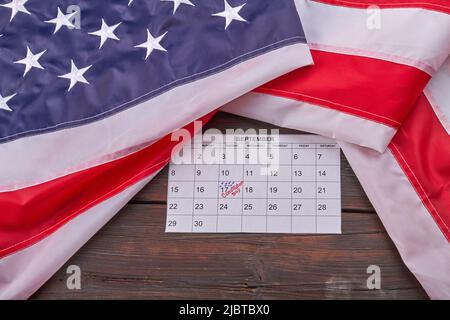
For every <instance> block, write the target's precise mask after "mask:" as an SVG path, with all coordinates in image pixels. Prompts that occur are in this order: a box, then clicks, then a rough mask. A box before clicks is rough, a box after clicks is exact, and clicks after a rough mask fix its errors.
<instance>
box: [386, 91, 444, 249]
mask: <svg viewBox="0 0 450 320" xmlns="http://www.w3.org/2000/svg"><path fill="white" fill-rule="evenodd" d="M389 148H390V150H391V151H392V153H393V154H394V156H395V158H396V159H397V161H398V163H399V164H400V166H401V167H402V169H403V171H404V172H405V174H406V175H407V177H408V179H409V180H410V182H411V184H412V185H413V187H414V189H415V190H416V192H417V194H418V195H419V197H420V199H421V200H422V202H423V203H424V205H425V206H426V208H427V209H428V211H429V212H430V213H431V215H432V216H433V218H434V220H435V221H436V223H437V224H438V226H439V228H440V229H441V230H442V232H443V233H444V235H445V237H446V238H447V239H448V240H449V241H450V180H449V177H450V136H449V135H448V133H447V132H446V131H445V129H444V128H443V127H442V124H441V123H440V121H439V119H438V118H437V116H436V114H435V113H434V112H433V108H432V106H431V104H430V103H429V101H428V100H427V98H426V97H425V95H421V97H420V98H419V100H418V102H417V104H416V106H415V107H414V109H413V110H412V111H411V113H410V115H409V116H408V118H407V120H406V121H405V123H404V124H403V126H402V127H401V128H400V129H399V131H398V132H397V134H396V136H395V137H394V139H393V140H392V142H391V144H390V146H389ZM405 223H408V222H407V221H405Z"/></svg>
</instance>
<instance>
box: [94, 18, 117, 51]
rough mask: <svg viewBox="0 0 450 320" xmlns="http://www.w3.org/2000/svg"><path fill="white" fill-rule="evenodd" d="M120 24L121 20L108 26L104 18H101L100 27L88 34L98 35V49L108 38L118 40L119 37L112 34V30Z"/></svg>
mask: <svg viewBox="0 0 450 320" xmlns="http://www.w3.org/2000/svg"><path fill="white" fill-rule="evenodd" d="M120 24H121V22H119V23H118V24H115V25H113V26H108V25H107V24H106V22H105V20H103V19H102V27H101V28H100V29H99V30H98V31H95V32H90V33H89V34H91V35H94V36H98V37H100V47H99V49H101V48H102V46H103V45H104V44H105V42H106V40H108V39H113V40H120V39H119V38H117V36H116V35H115V34H114V30H116V28H117V27H118V26H119V25H120Z"/></svg>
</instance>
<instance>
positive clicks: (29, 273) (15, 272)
mask: <svg viewBox="0 0 450 320" xmlns="http://www.w3.org/2000/svg"><path fill="white" fill-rule="evenodd" d="M156 174H157V173H155V174H152V175H151V176H150V177H148V178H145V179H143V180H141V181H139V182H138V183H136V184H134V185H132V186H131V187H129V188H127V189H125V190H124V191H122V192H121V193H119V194H117V195H116V196H114V197H112V198H109V199H108V200H105V201H104V202H102V203H101V204H99V205H97V206H95V207H93V208H91V209H89V210H87V211H86V212H84V213H83V214H80V215H79V216H77V217H76V218H74V219H72V220H70V221H69V222H67V223H66V224H65V225H63V226H62V227H61V228H59V229H58V230H57V231H55V232H54V233H53V234H51V235H50V236H48V237H46V238H44V239H43V240H41V241H39V242H37V243H36V244H34V245H32V246H30V247H28V248H26V249H23V250H21V251H18V252H16V253H13V254H11V255H9V256H6V257H4V258H2V259H0V299H26V298H28V297H30V296H31V295H32V294H33V293H34V292H35V291H36V290H37V289H39V288H40V287H41V286H42V285H43V284H44V283H45V282H46V281H47V280H48V279H49V278H50V277H51V276H52V275H53V274H54V273H55V272H56V271H57V270H58V269H59V268H61V267H62V266H63V265H64V263H66V261H67V260H68V259H69V258H70V257H71V256H72V255H73V254H74V253H75V252H76V251H78V250H79V249H80V248H81V247H82V246H83V245H84V244H85V243H86V242H87V241H88V240H89V239H90V238H91V237H92V236H93V235H94V234H95V233H96V232H97V231H98V230H100V228H102V227H103V225H105V224H106V223H107V222H108V221H109V220H110V219H111V218H112V217H113V216H114V215H115V214H116V213H117V212H118V211H119V210H120V209H122V207H123V206H125V204H126V203H127V202H128V201H130V199H131V198H133V196H134V195H135V194H136V193H137V192H139V191H140V190H141V189H142V188H143V187H144V186H145V185H146V184H147V183H148V182H149V181H150V180H151V179H152V178H153V177H154V176H155V175H156Z"/></svg>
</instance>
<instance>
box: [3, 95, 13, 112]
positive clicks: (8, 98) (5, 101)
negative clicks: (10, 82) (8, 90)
mask: <svg viewBox="0 0 450 320" xmlns="http://www.w3.org/2000/svg"><path fill="white" fill-rule="evenodd" d="M16 94H17V93H15V94H13V95H10V96H9V97H4V98H3V97H2V95H1V94H0V109H2V110H6V111H12V109H11V108H10V107H9V106H8V104H7V102H8V101H9V100H11V99H12V98H14V96H15V95H16Z"/></svg>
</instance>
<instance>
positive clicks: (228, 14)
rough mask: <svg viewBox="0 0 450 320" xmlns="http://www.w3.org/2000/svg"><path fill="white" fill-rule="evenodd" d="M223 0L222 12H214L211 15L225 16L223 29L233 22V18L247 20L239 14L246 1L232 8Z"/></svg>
mask: <svg viewBox="0 0 450 320" xmlns="http://www.w3.org/2000/svg"><path fill="white" fill-rule="evenodd" d="M223 2H224V3H225V10H224V11H222V12H218V13H214V14H213V16H215V17H222V18H225V30H226V29H227V28H228V26H229V25H230V23H231V22H233V20H237V21H242V22H247V20H245V19H244V18H242V17H241V16H240V15H239V11H241V9H242V8H243V7H244V6H245V5H246V3H244V4H242V5H240V6H237V7H234V8H233V7H232V6H230V5H229V4H228V2H227V0H223Z"/></svg>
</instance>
